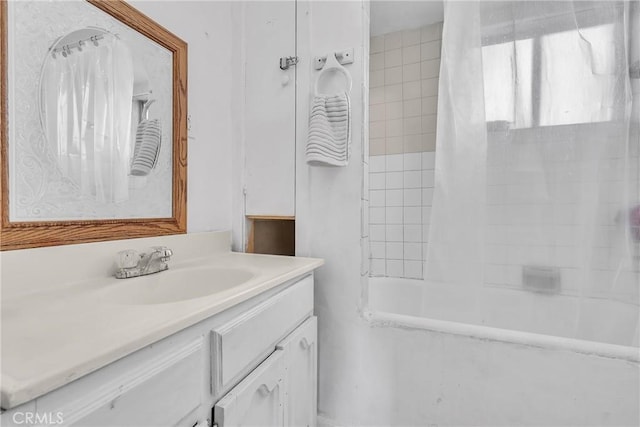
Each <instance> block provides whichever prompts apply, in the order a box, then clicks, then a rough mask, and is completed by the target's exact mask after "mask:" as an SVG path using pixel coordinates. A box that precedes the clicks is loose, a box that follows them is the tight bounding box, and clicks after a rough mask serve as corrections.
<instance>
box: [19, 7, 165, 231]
mask: <svg viewBox="0 0 640 427" xmlns="http://www.w3.org/2000/svg"><path fill="white" fill-rule="evenodd" d="M8 6H9V12H10V13H9V17H10V21H9V31H10V34H11V37H9V46H8V47H9V57H10V58H13V60H14V67H13V68H11V69H10V75H9V82H10V89H13V90H10V91H9V108H10V112H11V113H13V114H11V117H13V120H14V121H15V126H13V127H12V128H11V127H10V141H11V142H10V144H11V145H10V151H9V154H10V164H11V167H10V171H11V176H10V181H11V186H12V191H11V192H10V213H11V220H12V221H41V220H74V219H82V220H84V219H118V218H166V217H171V215H172V143H171V142H172V140H173V133H172V126H173V122H172V111H173V110H172V108H173V99H172V98H173V94H172V88H173V79H172V73H171V71H172V53H171V52H170V51H169V50H167V49H166V48H164V47H162V46H160V45H159V44H157V43H156V42H155V41H153V40H151V39H149V38H147V37H146V36H144V35H143V34H141V33H139V32H137V31H135V30H133V29H132V28H130V27H128V26H127V25H124V24H122V23H121V22H118V21H117V20H116V19H114V18H113V17H111V16H110V15H108V14H106V13H104V12H103V11H101V10H99V9H98V8H96V7H95V6H93V5H91V4H89V3H86V2H62V3H58V2H56V3H55V4H52V3H50V2H10V3H9V5H8ZM34 16H35V17H38V18H37V19H35V20H34V19H26V18H27V17H34ZM18 22H20V23H27V22H28V24H27V25H22V24H21V25H15V23H18ZM24 52H29V55H25V54H24ZM38 125H39V126H38ZM163 142H164V143H163Z"/></svg>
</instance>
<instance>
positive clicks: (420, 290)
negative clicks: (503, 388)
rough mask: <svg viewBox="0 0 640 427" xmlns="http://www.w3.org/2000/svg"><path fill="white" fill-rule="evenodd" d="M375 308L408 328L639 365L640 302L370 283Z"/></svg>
mask: <svg viewBox="0 0 640 427" xmlns="http://www.w3.org/2000/svg"><path fill="white" fill-rule="evenodd" d="M369 309H370V311H371V315H372V316H374V317H375V318H377V319H382V320H385V321H388V322H398V324H403V325H405V326H412V327H416V328H424V329H430V330H438V331H442V332H449V333H454V334H457V335H468V336H476V337H478V338H486V339H495V340H499V341H507V342H509V341H513V342H517V343H520V344H534V345H536V346H543V347H552V348H558V347H561V348H567V349H574V350H578V351H581V352H588V353H590V354H591V353H595V354H599V355H603V356H612V357H620V358H623V359H626V360H628V361H633V362H639V361H640V349H639V348H638V340H639V339H638V333H639V329H638V323H639V322H640V317H639V315H640V311H639V307H638V305H635V304H628V303H624V302H618V301H610V300H605V299H601V298H591V299H580V298H578V297H575V296H570V295H561V294H541V293H535V292H529V291H523V290H519V289H510V288H505V287H492V286H482V287H476V288H474V287H465V286H456V285H447V284H441V283H429V282H425V281H423V280H414V279H402V278H382V277H371V278H369Z"/></svg>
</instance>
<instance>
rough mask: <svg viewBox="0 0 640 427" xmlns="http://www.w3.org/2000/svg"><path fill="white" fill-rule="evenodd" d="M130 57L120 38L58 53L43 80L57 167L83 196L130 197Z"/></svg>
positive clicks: (118, 199) (108, 200) (114, 199)
mask: <svg viewBox="0 0 640 427" xmlns="http://www.w3.org/2000/svg"><path fill="white" fill-rule="evenodd" d="M133 76H134V74H133V62H132V58H131V53H130V51H129V49H128V47H127V46H126V44H124V43H123V42H121V41H120V40H118V39H117V38H115V37H113V36H106V37H105V38H104V39H103V40H101V42H100V45H99V46H97V47H93V46H88V47H85V49H84V50H83V51H81V52H78V51H76V50H74V51H73V53H72V54H71V55H68V56H67V57H62V56H61V55H58V56H57V58H56V59H54V61H53V66H52V68H51V69H50V70H49V72H47V73H46V76H45V78H46V79H48V81H46V82H43V84H44V90H43V93H42V95H43V109H44V115H43V121H44V123H43V124H44V125H45V129H46V133H47V139H48V143H49V146H50V147H51V148H52V150H53V151H54V156H55V158H56V160H57V162H58V165H59V167H60V169H61V172H62V174H63V175H64V176H66V177H67V178H69V179H70V180H71V181H72V182H73V183H74V184H75V185H77V186H78V188H79V191H80V194H82V196H86V197H91V198H92V199H95V200H96V201H98V202H103V203H111V202H121V201H125V200H127V199H128V198H129V181H128V173H129V167H130V159H131V145H132V133H131V110H132V96H133Z"/></svg>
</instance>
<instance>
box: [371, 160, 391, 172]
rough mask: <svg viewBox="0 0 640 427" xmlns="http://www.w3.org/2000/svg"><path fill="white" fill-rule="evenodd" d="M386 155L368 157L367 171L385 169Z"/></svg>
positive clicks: (382, 170) (381, 170)
mask: <svg viewBox="0 0 640 427" xmlns="http://www.w3.org/2000/svg"><path fill="white" fill-rule="evenodd" d="M386 162H387V156H371V157H369V172H370V173H373V172H384V171H385V170H386V167H385V165H386Z"/></svg>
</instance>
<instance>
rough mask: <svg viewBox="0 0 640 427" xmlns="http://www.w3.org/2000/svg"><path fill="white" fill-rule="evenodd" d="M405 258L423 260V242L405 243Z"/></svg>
mask: <svg viewBox="0 0 640 427" xmlns="http://www.w3.org/2000/svg"><path fill="white" fill-rule="evenodd" d="M403 257H404V259H409V260H414V261H423V257H422V243H404V251H403Z"/></svg>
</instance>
